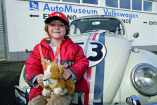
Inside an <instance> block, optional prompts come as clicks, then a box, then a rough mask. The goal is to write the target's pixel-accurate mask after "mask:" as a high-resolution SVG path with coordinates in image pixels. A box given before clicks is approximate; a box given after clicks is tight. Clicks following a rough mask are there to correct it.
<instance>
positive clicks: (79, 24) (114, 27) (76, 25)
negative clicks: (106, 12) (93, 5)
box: [70, 18, 124, 35]
mask: <svg viewBox="0 0 157 105" xmlns="http://www.w3.org/2000/svg"><path fill="white" fill-rule="evenodd" d="M98 30H107V31H109V32H113V33H115V34H119V35H124V30H123V26H122V24H121V22H120V21H119V20H117V19H114V18H87V19H79V20H75V21H73V22H72V23H71V25H70V35H74V34H81V33H87V32H93V31H98Z"/></svg>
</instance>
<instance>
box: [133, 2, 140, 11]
mask: <svg viewBox="0 0 157 105" xmlns="http://www.w3.org/2000/svg"><path fill="white" fill-rule="evenodd" d="M132 9H133V10H140V11H141V10H142V0H132Z"/></svg>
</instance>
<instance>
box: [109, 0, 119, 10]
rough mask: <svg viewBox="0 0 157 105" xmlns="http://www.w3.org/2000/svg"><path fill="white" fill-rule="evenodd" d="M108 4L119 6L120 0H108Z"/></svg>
mask: <svg viewBox="0 0 157 105" xmlns="http://www.w3.org/2000/svg"><path fill="white" fill-rule="evenodd" d="M106 6H108V7H116V8H118V0H106Z"/></svg>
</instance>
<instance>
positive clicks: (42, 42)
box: [40, 38, 72, 49]
mask: <svg viewBox="0 0 157 105" xmlns="http://www.w3.org/2000/svg"><path fill="white" fill-rule="evenodd" d="M71 42H72V40H71V39H70V38H67V39H66V40H63V41H62V46H63V45H64V46H67V45H68V44H70V43H71ZM50 43H51V40H50V39H47V40H43V41H41V42H40V44H41V45H42V46H44V47H46V48H48V49H49V48H50V45H49V44H50Z"/></svg>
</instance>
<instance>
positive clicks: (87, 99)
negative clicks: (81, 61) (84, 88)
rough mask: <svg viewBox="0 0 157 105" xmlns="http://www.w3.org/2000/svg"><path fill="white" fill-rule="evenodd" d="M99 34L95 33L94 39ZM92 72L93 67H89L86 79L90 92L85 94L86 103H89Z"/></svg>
mask: <svg viewBox="0 0 157 105" xmlns="http://www.w3.org/2000/svg"><path fill="white" fill-rule="evenodd" d="M97 34H98V33H95V34H94V36H93V38H92V40H95V39H96V36H97ZM91 73H92V68H88V70H87V75H86V81H87V85H88V94H86V95H84V104H88V103H89V92H90V80H91Z"/></svg>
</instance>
